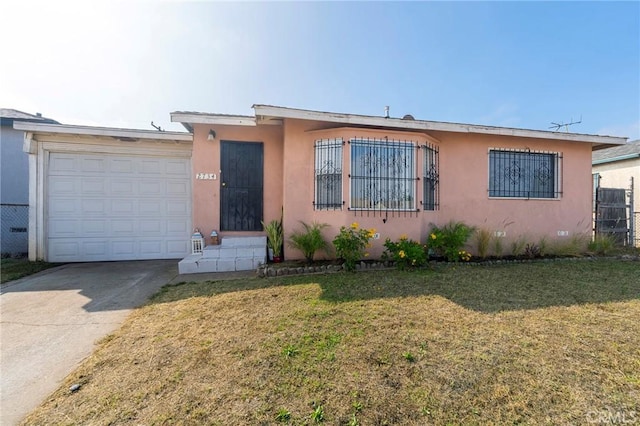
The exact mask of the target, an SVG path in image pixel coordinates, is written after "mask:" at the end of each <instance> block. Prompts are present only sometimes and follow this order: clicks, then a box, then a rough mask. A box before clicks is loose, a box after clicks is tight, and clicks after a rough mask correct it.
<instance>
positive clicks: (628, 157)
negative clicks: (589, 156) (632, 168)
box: [591, 153, 640, 166]
mask: <svg viewBox="0 0 640 426" xmlns="http://www.w3.org/2000/svg"><path fill="white" fill-rule="evenodd" d="M634 158H640V153H634V154H627V155H620V156H618V157H611V158H602V159H599V160H593V161H591V164H592V165H594V166H595V165H598V164H606V163H615V162H617V161H625V160H633V159H634Z"/></svg>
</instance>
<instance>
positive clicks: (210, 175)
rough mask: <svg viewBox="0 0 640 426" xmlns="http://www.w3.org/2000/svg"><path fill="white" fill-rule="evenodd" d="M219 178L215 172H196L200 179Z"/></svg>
mask: <svg viewBox="0 0 640 426" xmlns="http://www.w3.org/2000/svg"><path fill="white" fill-rule="evenodd" d="M217 178H218V177H217V176H216V174H215V173H196V179H198V180H216V179H217Z"/></svg>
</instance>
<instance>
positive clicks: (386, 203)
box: [349, 138, 416, 211]
mask: <svg viewBox="0 0 640 426" xmlns="http://www.w3.org/2000/svg"><path fill="white" fill-rule="evenodd" d="M349 143H350V146H351V151H350V153H351V170H350V172H351V173H350V175H349V178H350V188H351V200H350V208H351V209H355V210H379V211H394V210H395V211H415V210H416V205H415V181H416V174H415V155H414V153H415V150H416V146H415V144H414V143H412V142H405V141H391V140H377V139H366V138H358V139H351V140H350V142H349Z"/></svg>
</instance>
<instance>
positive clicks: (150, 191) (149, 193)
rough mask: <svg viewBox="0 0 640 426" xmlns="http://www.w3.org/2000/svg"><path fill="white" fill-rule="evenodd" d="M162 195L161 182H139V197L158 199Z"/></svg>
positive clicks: (162, 186) (162, 187)
mask: <svg viewBox="0 0 640 426" xmlns="http://www.w3.org/2000/svg"><path fill="white" fill-rule="evenodd" d="M160 195H164V185H163V182H160V181H157V180H143V181H141V182H140V196H141V197H158V196H160Z"/></svg>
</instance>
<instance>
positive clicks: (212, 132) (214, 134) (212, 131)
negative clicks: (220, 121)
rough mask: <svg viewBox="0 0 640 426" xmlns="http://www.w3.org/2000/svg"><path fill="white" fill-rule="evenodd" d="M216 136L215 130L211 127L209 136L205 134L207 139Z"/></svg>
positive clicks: (212, 138) (209, 139)
mask: <svg viewBox="0 0 640 426" xmlns="http://www.w3.org/2000/svg"><path fill="white" fill-rule="evenodd" d="M215 138H216V131H215V130H213V129H210V130H209V136H207V140H208V141H212V140H214V139H215Z"/></svg>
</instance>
